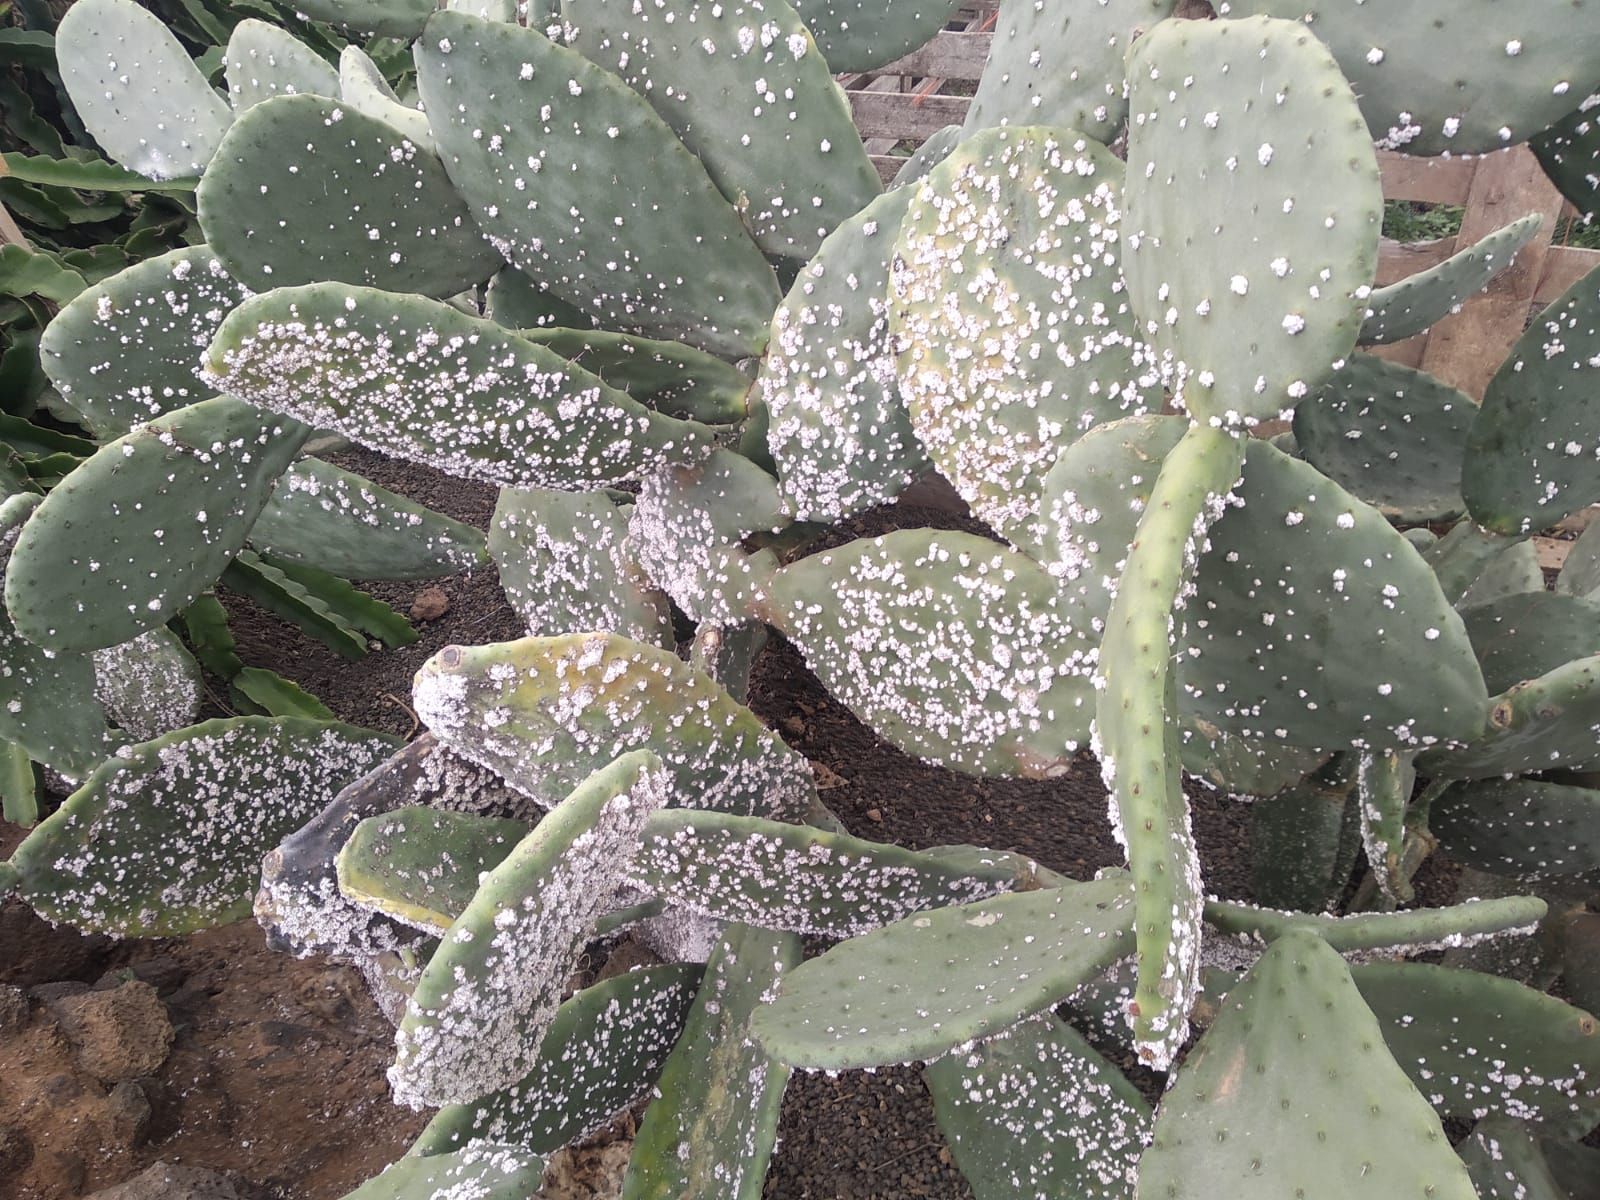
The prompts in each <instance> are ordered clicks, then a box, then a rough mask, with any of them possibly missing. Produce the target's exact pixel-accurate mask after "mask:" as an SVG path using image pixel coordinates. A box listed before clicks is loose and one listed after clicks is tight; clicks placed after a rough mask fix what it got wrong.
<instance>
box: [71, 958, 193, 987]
mask: <svg viewBox="0 0 1600 1200" xmlns="http://www.w3.org/2000/svg"><path fill="white" fill-rule="evenodd" d="M186 975H187V972H186V971H185V970H184V967H183V964H182V963H180V962H179V961H178V960H177V959H175V958H173V957H171V956H170V955H165V954H158V955H155V956H154V957H152V958H147V959H143V960H141V961H139V962H136V963H131V964H129V965H128V966H126V967H118V968H117V969H116V970H114V971H107V972H106V973H105V974H104V975H102V976H100V978H99V979H98V980H97V981H96V982H95V985H94V987H95V991H97V992H100V991H106V990H109V989H111V988H115V987H121V986H122V985H123V984H124V983H126V982H127V981H128V980H130V979H142V980H144V982H146V983H148V984H149V985H150V986H151V987H153V988H155V990H156V991H157V992H158V993H159V994H161V995H163V996H165V995H168V994H169V993H171V992H174V991H176V990H177V989H178V988H179V987H180V986H182V984H183V981H184V978H185V977H186Z"/></svg>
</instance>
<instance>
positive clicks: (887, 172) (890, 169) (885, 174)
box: [867, 154, 906, 183]
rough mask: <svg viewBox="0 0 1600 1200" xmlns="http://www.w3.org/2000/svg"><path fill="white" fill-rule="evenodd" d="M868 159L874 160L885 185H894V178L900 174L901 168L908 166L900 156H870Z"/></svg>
mask: <svg viewBox="0 0 1600 1200" xmlns="http://www.w3.org/2000/svg"><path fill="white" fill-rule="evenodd" d="M867 157H868V158H870V159H871V160H872V165H873V167H874V168H876V169H877V172H878V178H879V179H881V180H883V182H884V183H892V182H893V181H894V177H895V176H896V175H898V174H900V168H901V167H903V166H905V165H906V160H905V158H904V157H902V156H901V155H898V154H869V155H867Z"/></svg>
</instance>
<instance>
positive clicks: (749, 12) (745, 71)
mask: <svg viewBox="0 0 1600 1200" xmlns="http://www.w3.org/2000/svg"><path fill="white" fill-rule="evenodd" d="M562 13H563V15H564V16H565V18H566V19H567V21H568V22H569V24H571V25H572V26H573V33H572V34H570V35H569V37H568V39H567V44H568V45H570V46H571V47H572V48H573V49H575V50H577V51H578V52H579V53H580V54H582V55H583V56H584V57H585V58H587V59H589V60H590V61H591V62H595V63H598V64H599V65H600V66H602V67H604V68H606V69H607V70H608V71H613V72H615V73H616V74H617V75H618V76H620V77H621V78H622V79H623V80H624V81H625V82H626V83H627V84H628V85H629V86H630V87H632V88H633V89H634V91H636V92H638V93H639V94H640V95H641V96H643V97H644V98H645V99H646V100H648V101H649V102H650V103H651V105H652V106H654V108H655V110H656V112H657V113H659V114H660V116H661V119H662V120H664V121H665V122H666V123H667V124H668V125H669V126H671V128H672V131H673V132H674V133H676V134H677V135H678V137H679V139H680V140H681V141H682V142H683V144H684V145H685V146H687V147H688V148H689V151H690V152H691V153H692V154H694V155H695V156H696V157H697V158H699V160H700V161H701V162H702V163H703V164H705V168H706V172H707V173H708V174H709V175H710V176H711V180H712V182H713V183H715V184H716V185H717V188H718V190H719V191H721V193H722V194H723V196H725V197H726V198H727V200H728V203H729V204H732V205H733V206H734V207H736V208H737V209H738V210H739V214H740V218H741V219H742V220H743V222H744V225H745V228H746V229H748V230H749V231H750V236H751V237H752V238H754V239H755V243H756V245H757V246H759V247H761V249H762V251H763V252H764V253H765V254H767V255H768V256H769V257H774V258H796V259H801V260H802V261H803V260H805V259H808V258H810V257H811V256H812V255H813V254H815V253H816V252H817V248H818V247H819V246H820V245H821V244H822V239H823V238H825V237H826V236H827V235H828V234H829V233H830V232H831V231H832V230H833V229H834V227H835V226H837V225H838V224H839V223H840V222H841V221H843V220H844V219H845V218H846V217H849V216H851V215H853V214H855V213H857V212H859V211H860V210H861V208H862V206H863V205H865V204H866V203H867V202H868V201H870V200H871V199H872V198H873V197H874V196H876V195H877V194H878V192H879V190H880V186H879V183H878V174H877V172H876V171H875V170H874V169H873V166H872V163H871V161H870V160H869V159H868V158H867V152H866V148H865V147H864V146H863V145H862V144H861V135H860V134H859V133H857V132H856V128H855V125H854V124H853V123H852V122H851V119H850V107H849V105H848V104H847V103H846V102H845V98H844V93H843V91H842V90H841V89H839V88H838V87H836V86H835V85H834V82H833V80H832V78H831V77H830V74H829V64H828V63H827V62H824V61H823V56H822V55H820V54H818V53H817V48H816V44H815V43H814V42H813V41H812V40H811V35H810V33H809V32H808V31H807V30H806V27H805V26H804V25H802V24H801V23H800V18H799V16H797V15H796V14H795V11H794V9H793V8H791V7H790V5H789V0H677V2H676V3H674V4H673V5H672V6H671V7H670V8H667V9H664V10H663V9H661V8H654V9H652V8H650V7H647V6H645V5H641V4H637V3H635V2H634V0H565V2H564V3H563V5H562ZM835 69H837V68H835Z"/></svg>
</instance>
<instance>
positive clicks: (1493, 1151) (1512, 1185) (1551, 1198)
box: [1456, 1116, 1600, 1200]
mask: <svg viewBox="0 0 1600 1200" xmlns="http://www.w3.org/2000/svg"><path fill="white" fill-rule="evenodd" d="M1547 1144H1548V1143H1546V1141H1545V1139H1543V1138H1541V1137H1539V1136H1538V1134H1536V1133H1535V1132H1534V1130H1533V1128H1532V1127H1530V1126H1529V1125H1528V1124H1527V1123H1526V1122H1524V1121H1514V1120H1510V1119H1508V1118H1506V1117H1498V1116H1496V1117H1486V1118H1484V1119H1483V1120H1482V1121H1479V1122H1478V1123H1477V1124H1476V1125H1474V1126H1473V1127H1472V1132H1471V1134H1469V1135H1468V1136H1467V1139H1466V1140H1465V1141H1463V1142H1462V1143H1461V1144H1460V1145H1458V1146H1457V1147H1456V1153H1457V1154H1459V1155H1460V1156H1461V1161H1462V1162H1464V1163H1465V1164H1466V1165H1467V1170H1468V1171H1470V1172H1472V1182H1473V1183H1475V1184H1476V1185H1477V1187H1478V1197H1479V1200H1573V1198H1574V1197H1575V1196H1581V1195H1582V1192H1580V1191H1577V1190H1576V1189H1571V1190H1569V1189H1567V1188H1564V1187H1562V1186H1561V1183H1560V1182H1559V1181H1558V1180H1557V1178H1556V1176H1555V1174H1554V1172H1552V1170H1551V1169H1550V1164H1549V1162H1548V1161H1547V1160H1546V1159H1545V1155H1544V1147H1545V1146H1546V1145H1547ZM1579 1153H1581V1154H1584V1155H1586V1156H1587V1157H1588V1159H1589V1161H1588V1162H1586V1163H1585V1169H1586V1170H1587V1172H1588V1176H1587V1178H1593V1177H1594V1173H1595V1172H1596V1171H1600V1152H1597V1151H1594V1150H1589V1149H1588V1148H1587V1147H1584V1148H1580V1150H1579ZM1584 1186H1587V1180H1585V1182H1584V1183H1580V1184H1579V1187H1584Z"/></svg>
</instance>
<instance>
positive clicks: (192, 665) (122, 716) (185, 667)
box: [94, 626, 205, 742]
mask: <svg viewBox="0 0 1600 1200" xmlns="http://www.w3.org/2000/svg"><path fill="white" fill-rule="evenodd" d="M94 678H95V695H96V696H98V697H99V699H100V703H101V704H103V705H105V709H106V712H107V713H108V714H109V715H110V717H111V719H112V720H113V721H115V722H116V723H117V726H118V728H120V729H122V730H123V731H125V732H126V734H127V736H128V737H129V738H131V739H132V740H133V741H136V742H147V741H150V740H151V739H152V738H158V737H160V736H161V735H162V734H163V733H171V732H172V731H173V730H174V729H181V728H183V727H184V726H185V725H192V724H194V723H195V721H196V720H198V719H199V717H200V709H201V705H202V703H203V697H204V694H205V681H204V680H203V679H202V678H201V677H200V664H199V663H197V662H195V660H194V655H192V654H190V653H189V651H188V649H187V648H186V647H185V646H184V644H183V641H182V640H181V639H180V638H179V637H178V635H177V634H175V633H173V632H172V630H170V629H167V628H166V627H165V626H163V627H161V628H159V629H152V630H150V632H149V633H143V634H140V635H139V636H138V637H136V638H134V639H133V641H131V642H124V643H123V644H122V645H120V646H107V647H106V648H105V649H103V650H96V651H95V652H94Z"/></svg>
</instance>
